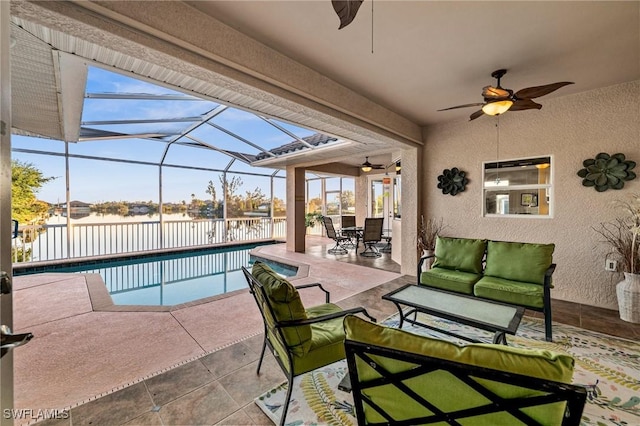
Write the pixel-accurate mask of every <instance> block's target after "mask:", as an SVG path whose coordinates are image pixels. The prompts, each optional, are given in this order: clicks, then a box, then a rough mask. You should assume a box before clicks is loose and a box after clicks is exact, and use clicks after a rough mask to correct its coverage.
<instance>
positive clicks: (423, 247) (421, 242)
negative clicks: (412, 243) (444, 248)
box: [418, 216, 447, 270]
mask: <svg viewBox="0 0 640 426" xmlns="http://www.w3.org/2000/svg"><path fill="white" fill-rule="evenodd" d="M446 227H447V226H446V225H445V224H444V220H443V219H442V218H440V219H435V218H429V219H427V220H426V221H425V220H424V216H420V227H419V228H418V251H419V252H420V253H422V254H421V256H430V255H433V254H434V252H435V249H436V238H437V237H438V235H439V234H440V232H442V230H443V229H445V228H446ZM432 262H433V258H431V259H427V260H425V261H424V263H423V264H422V269H423V270H426V269H429V268H430V267H431V263H432Z"/></svg>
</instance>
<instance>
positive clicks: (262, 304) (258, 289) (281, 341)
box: [242, 266, 376, 426]
mask: <svg viewBox="0 0 640 426" xmlns="http://www.w3.org/2000/svg"><path fill="white" fill-rule="evenodd" d="M242 272H243V273H244V276H245V278H246V279H247V283H248V284H249V292H250V293H251V294H252V295H253V298H254V300H255V301H256V304H257V305H258V309H259V310H260V314H261V315H262V322H263V324H264V340H263V342H262V351H261V352H260V359H259V360H258V367H257V369H256V374H258V375H259V374H260V367H261V366H262V361H263V359H264V354H265V350H266V348H267V346H268V347H269V350H270V351H271V353H273V354H274V356H275V358H276V361H277V362H278V365H279V366H280V368H281V369H282V371H283V372H284V374H285V375H286V376H287V382H288V388H287V395H286V398H285V402H284V406H283V409H282V417H281V418H280V426H282V425H284V422H285V419H286V417H287V410H288V408H289V402H290V400H291V392H292V391H293V378H294V377H295V375H294V374H293V369H294V366H293V357H294V356H296V355H294V354H293V353H292V352H291V350H289V346H288V345H287V341H286V339H285V336H284V334H283V332H282V329H283V328H286V327H297V326H300V325H311V324H315V323H321V322H324V321H328V320H332V319H335V318H340V317H344V316H346V315H351V314H358V313H360V314H363V315H364V316H366V317H367V318H369V319H370V320H371V321H373V322H376V319H375V318H373V317H372V316H370V315H369V313H368V312H367V311H366V309H364V308H362V307H359V308H351V309H345V310H343V311H340V312H334V313H331V314H327V315H322V316H319V317H315V318H309V319H306V320H295V321H277V320H276V316H275V313H274V312H273V308H272V307H271V304H270V302H269V297H268V296H267V293H266V291H265V289H264V287H263V285H262V284H261V283H260V281H258V280H257V279H256V278H255V277H254V276H253V275H252V274H251V272H250V271H249V270H248V269H247V268H246V267H244V266H243V267H242ZM311 287H317V288H319V289H320V290H322V291H323V292H324V293H325V301H326V302H325V303H330V299H331V294H330V293H329V291H327V290H326V289H325V288H324V287H322V284H320V283H311V284H302V285H298V286H295V288H296V289H297V290H300V289H305V288H311ZM270 323H271V324H274V327H273V328H272V329H271V330H269V328H268V324H270ZM276 348H280V349H284V352H285V353H286V359H282V358H281V357H280V356H278V351H277V350H276ZM320 367H324V365H318V366H317V368H320ZM301 374H302V373H301Z"/></svg>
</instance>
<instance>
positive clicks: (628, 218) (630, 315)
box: [594, 194, 640, 323]
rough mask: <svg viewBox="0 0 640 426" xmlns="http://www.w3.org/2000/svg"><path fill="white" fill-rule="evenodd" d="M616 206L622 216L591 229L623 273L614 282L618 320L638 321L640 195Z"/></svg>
mask: <svg viewBox="0 0 640 426" xmlns="http://www.w3.org/2000/svg"><path fill="white" fill-rule="evenodd" d="M617 205H618V208H619V209H620V210H621V211H622V212H623V213H624V215H623V216H622V217H619V218H617V219H615V220H614V221H613V222H605V223H601V224H600V226H599V227H597V228H594V230H595V231H596V232H597V233H598V234H600V235H601V236H602V237H604V242H605V243H607V244H608V245H609V247H610V252H609V253H608V254H607V257H610V256H611V257H614V258H615V259H616V260H617V261H618V263H619V265H620V266H619V270H620V271H621V272H623V273H624V280H622V281H620V282H619V283H618V284H617V285H616V296H617V297H618V309H619V311H620V319H622V320H624V321H628V322H633V323H640V195H638V194H635V195H633V197H632V199H631V200H630V201H618V202H617Z"/></svg>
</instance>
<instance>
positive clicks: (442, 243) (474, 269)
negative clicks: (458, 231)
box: [432, 237, 487, 274]
mask: <svg viewBox="0 0 640 426" xmlns="http://www.w3.org/2000/svg"><path fill="white" fill-rule="evenodd" d="M486 247H487V241H486V240H474V239H469V238H446V237H437V238H436V250H435V255H436V260H435V261H434V262H433V265H432V267H440V268H444V269H453V270H458V271H464V272H470V273H472V274H481V273H482V258H483V256H484V252H485V250H486Z"/></svg>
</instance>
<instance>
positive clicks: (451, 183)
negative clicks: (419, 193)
mask: <svg viewBox="0 0 640 426" xmlns="http://www.w3.org/2000/svg"><path fill="white" fill-rule="evenodd" d="M467 183H469V179H467V177H466V172H463V171H462V170H458V168H457V167H454V168H452V169H451V170H449V169H444V170H443V171H442V174H441V175H440V176H438V188H440V189H442V193H443V194H451V195H456V194H457V193H458V192H462V191H464V190H465V187H466V186H467Z"/></svg>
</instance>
